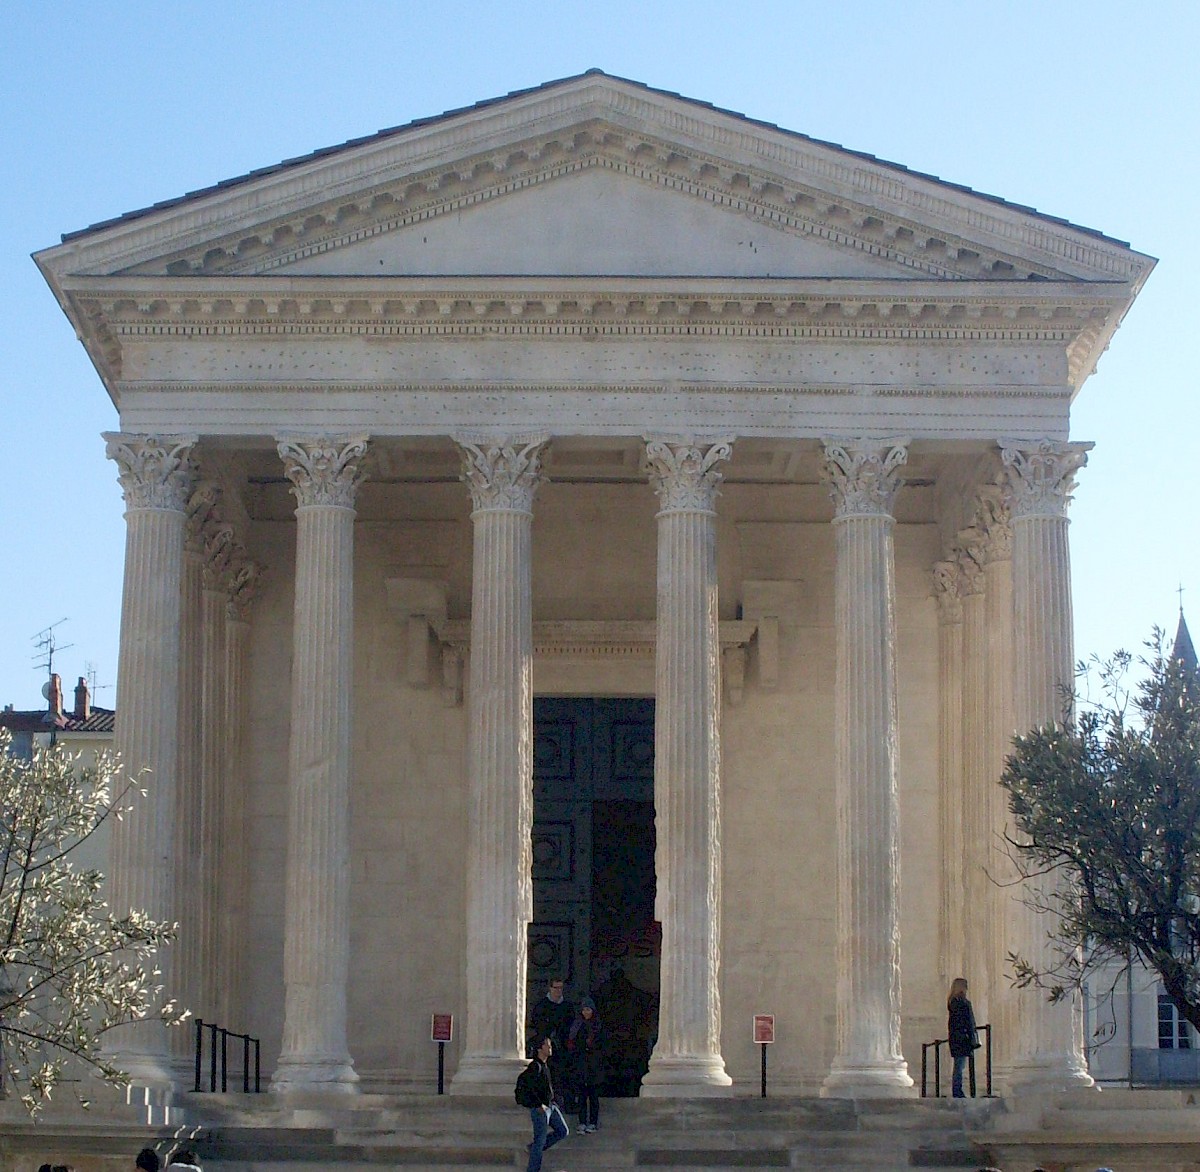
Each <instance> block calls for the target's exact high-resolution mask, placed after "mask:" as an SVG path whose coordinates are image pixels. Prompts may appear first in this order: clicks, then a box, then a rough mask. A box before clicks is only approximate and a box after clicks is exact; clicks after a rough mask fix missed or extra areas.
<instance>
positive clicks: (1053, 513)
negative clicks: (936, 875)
mask: <svg viewBox="0 0 1200 1172" xmlns="http://www.w3.org/2000/svg"><path fill="white" fill-rule="evenodd" d="M1090 446H1091V445H1087V444H1060V443H1053V442H1051V441H1043V442H1041V443H1039V444H1034V445H1027V444H1020V443H1008V444H1004V445H1002V452H1001V455H1002V458H1003V460H1004V464H1005V466H1006V467H1007V468H1008V471H1009V488H1010V490H1011V502H1012V528H1013V559H1012V577H1013V624H1014V639H1013V654H1014V665H1015V685H1016V686H1015V691H1014V705H1013V707H1014V713H1013V715H1014V720H1015V724H1016V727H1017V728H1018V729H1020V730H1021V731H1028V730H1030V729H1033V728H1037V727H1044V726H1045V725H1049V724H1055V723H1057V722H1060V721H1062V720H1063V719H1064V717H1065V715H1066V714H1067V713H1068V712H1069V710H1070V707H1071V696H1072V693H1073V687H1074V679H1075V663H1074V644H1073V629H1072V612H1071V565H1070V552H1069V548H1068V544H1067V525H1068V520H1067V506H1068V504H1069V502H1070V498H1071V493H1072V491H1073V489H1074V486H1075V473H1076V472H1077V471H1078V470H1079V469H1080V468H1081V467H1082V466H1083V465H1084V464H1085V463H1086V461H1087V451H1088V448H1089V447H1090ZM1061 881H1062V880H1061V878H1059V877H1057V876H1054V875H1051V876H1047V877H1046V878H1045V879H1043V880H1027V881H1026V884H1025V888H1026V894H1027V895H1028V896H1031V897H1032V899H1033V900H1034V902H1039V899H1038V884H1039V883H1041V884H1046V883H1055V882H1061ZM1043 890H1044V888H1043ZM1008 907H1009V915H1010V922H1009V928H1010V941H1011V944H1012V947H1013V949H1014V951H1016V952H1018V953H1020V954H1021V955H1022V956H1024V957H1026V958H1027V959H1028V960H1029V961H1030V962H1031V963H1032V964H1033V965H1034V966H1035V967H1046V966H1047V965H1048V964H1049V963H1050V960H1051V957H1050V953H1049V950H1050V949H1051V948H1052V945H1051V943H1050V942H1049V940H1048V938H1047V928H1048V927H1049V925H1048V924H1047V922H1046V916H1045V914H1044V913H1040V912H1037V911H1034V910H1033V909H1032V908H1031V907H1030V906H1029V905H1028V903H1027V902H1021V901H1019V900H1012V901H1010V903H1009V905H1008ZM1080 1008H1081V1007H1080V1004H1079V999H1078V997H1066V998H1064V999H1063V1000H1061V1001H1060V1002H1058V1003H1057V1004H1051V1003H1050V1002H1049V1001H1048V1000H1047V999H1046V998H1045V996H1044V995H1043V994H1042V993H1041V992H1040V991H1039V990H1036V989H1029V990H1025V991H1023V992H1022V994H1021V995H1020V997H1019V998H1018V999H1016V1002H1015V1018H1016V1022H1015V1025H1016V1038H1015V1055H1014V1058H1013V1063H1012V1069H1011V1084H1012V1086H1013V1087H1014V1088H1016V1089H1019V1090H1041V1089H1067V1088H1070V1087H1078V1086H1090V1085H1091V1083H1092V1079H1091V1076H1090V1075H1088V1073H1087V1067H1086V1064H1085V1062H1084V1058H1083V1031H1082V1017H1081V1012H1080Z"/></svg>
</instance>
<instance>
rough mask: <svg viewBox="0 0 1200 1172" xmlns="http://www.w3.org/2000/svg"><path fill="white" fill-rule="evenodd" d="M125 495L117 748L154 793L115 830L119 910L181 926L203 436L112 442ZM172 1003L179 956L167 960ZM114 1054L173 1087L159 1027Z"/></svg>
mask: <svg viewBox="0 0 1200 1172" xmlns="http://www.w3.org/2000/svg"><path fill="white" fill-rule="evenodd" d="M104 438H105V440H106V441H107V444H108V455H109V457H110V459H113V460H115V461H116V462H117V466H118V469H119V472H118V477H119V479H120V482H121V488H122V489H123V490H124V494H125V506H126V508H125V524H126V532H125V583H124V588H123V591H122V597H121V650H120V656H119V661H118V668H117V673H118V679H119V681H120V696H119V699H118V704H117V711H118V716H117V726H116V736H115V745H114V747H115V749H116V751H117V753H118V754H119V755H120V758H121V762H122V765H123V767H124V769H125V771H126V772H127V773H128V774H129V775H130V776H131V777H135V778H137V780H138V784H139V785H140V786H141V787H143V788H144V789H145V791H146V793H145V796H144V797H139V798H137V799H136V800H134V801H133V802H132V803H131V808H130V810H129V812H128V813H127V814H126V815H125V817H124V818H122V819H120V820H119V821H114V822H113V824H112V838H111V840H110V845H109V903H110V905H111V907H112V910H113V913H114V914H115V915H118V916H123V915H126V914H127V913H128V912H129V911H130V909H136V910H138V911H143V912H145V913H146V914H147V915H148V916H150V917H151V918H152V919H155V920H167V921H173V920H174V919H175V872H174V869H173V860H174V851H173V850H172V847H173V845H174V833H175V813H176V801H177V795H176V773H175V770H176V765H177V752H178V746H179V625H180V600H181V597H182V574H183V531H184V522H185V519H186V512H185V510H186V508H187V500H188V493H189V490H190V487H191V481H192V468H191V462H190V457H191V449H192V447H193V445H194V444H195V442H196V439H195V437H194V436H137V435H122V434H120V433H108V434H106V435H105V437H104ZM157 960H158V963H159V966H160V968H161V970H162V973H163V982H164V985H165V987H166V991H167V994H168V996H170V995H171V994H172V993H173V982H172V974H171V966H170V963H169V962H170V957H169V955H162V954H160V956H159V957H158V958H157ZM109 1037H110V1039H112V1040H111V1042H110V1048H109V1049H108V1051H107V1053H108V1055H109V1057H110V1058H111V1059H112V1061H113V1063H114V1065H116V1066H117V1067H118V1068H120V1069H122V1070H124V1071H126V1072H127V1073H128V1074H129V1076H130V1077H131V1078H132V1079H133V1081H134V1082H135V1083H142V1084H148V1085H170V1083H171V1063H170V1043H169V1037H168V1033H167V1031H166V1030H165V1029H163V1028H162V1027H161V1026H158V1025H156V1024H154V1023H152V1022H146V1023H145V1024H139V1025H136V1026H132V1027H126V1028H123V1029H122V1030H120V1031H119V1033H117V1034H110V1035H109Z"/></svg>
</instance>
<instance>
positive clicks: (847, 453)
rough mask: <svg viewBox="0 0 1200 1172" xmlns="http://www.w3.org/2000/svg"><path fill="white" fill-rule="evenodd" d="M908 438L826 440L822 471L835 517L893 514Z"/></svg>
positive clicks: (906, 453) (906, 455)
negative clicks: (900, 469)
mask: <svg viewBox="0 0 1200 1172" xmlns="http://www.w3.org/2000/svg"><path fill="white" fill-rule="evenodd" d="M910 442H911V441H910V440H908V439H889V440H834V439H827V440H825V441H824V445H825V447H824V457H825V458H824V461H823V465H822V475H823V478H824V480H825V482H826V485H827V486H828V488H829V496H830V499H831V500H832V501H833V509H834V517H835V518H836V519H839V520H840V519H843V518H847V517H878V516H888V517H890V516H892V508H893V506H894V504H895V500H896V493H897V492H898V491H899V490H900V488H901V486H902V485H903V483H904V481H903V478H902V477H901V476H900V475H899V473H898V472H897V469H899V468H901V467H902V466H903V465H904V464H906V463H907V462H908V445H909V443H910Z"/></svg>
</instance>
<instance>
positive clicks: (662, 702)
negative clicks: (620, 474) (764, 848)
mask: <svg viewBox="0 0 1200 1172" xmlns="http://www.w3.org/2000/svg"><path fill="white" fill-rule="evenodd" d="M732 452H733V448H732V445H731V443H730V442H729V441H727V440H722V441H719V442H717V443H713V444H710V445H708V446H697V445H695V444H693V443H690V442H681V443H673V442H670V441H662V440H653V439H651V440H647V443H646V458H645V463H646V468H647V471H648V472H649V475H650V480H651V483H652V484H653V485H654V491H655V492H656V493H657V494H658V499H659V502H660V507H659V511H658V630H657V643H656V650H655V709H654V813H655V822H656V846H655V878H656V882H657V891H656V898H655V902H656V912H657V915H658V919H659V920H660V921H661V923H662V971H661V974H660V989H661V992H660V1000H659V1011H658V1040H657V1041H656V1042H655V1045H654V1053H653V1054H652V1055H651V1057H650V1069H649V1071H648V1072H647V1074H646V1077H645V1078H644V1079H643V1080H642V1094H643V1095H654V1096H668V1095H680V1096H693V1095H697V1094H705V1093H721V1092H723V1091H724V1090H725V1088H727V1087H729V1086H730V1085H731V1083H732V1079H730V1077H729V1075H728V1074H726V1073H725V1060H724V1059H723V1058H722V1057H721V995H720V984H719V982H720V971H721V680H720V639H719V634H718V628H717V551H716V498H717V487H718V485H719V484H720V483H721V474H720V473H719V472H718V471H717V465H718V464H720V463H722V462H724V461H725V460H728V459H729V457H730V456H731V455H732Z"/></svg>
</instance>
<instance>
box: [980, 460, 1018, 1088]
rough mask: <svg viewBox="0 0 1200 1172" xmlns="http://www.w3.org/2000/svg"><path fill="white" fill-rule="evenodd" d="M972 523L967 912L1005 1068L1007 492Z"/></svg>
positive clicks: (997, 489)
mask: <svg viewBox="0 0 1200 1172" xmlns="http://www.w3.org/2000/svg"><path fill="white" fill-rule="evenodd" d="M975 524H976V528H977V529H978V530H979V532H980V533H981V534H982V535H983V573H984V579H985V581H986V586H985V591H984V597H985V604H986V617H987V665H986V667H987V722H986V737H987V741H986V744H987V748H986V753H985V762H986V764H985V769H984V786H983V790H982V792H981V793H980V794H979V796H978V803H979V813H980V822H981V826H982V828H983V832H984V835H985V842H984V844H983V846H984V849H983V853H982V856H981V857H982V858H983V860H984V862H983V866H984V868H985V880H986V881H985V884H984V891H983V896H984V898H983V901H982V902H981V903H980V904H979V905H978V907H977V908H975V909H974V911H975V912H976V913H977V914H978V916H979V918H980V920H981V921H982V924H983V943H984V946H985V948H986V950H987V951H986V955H985V956H982V957H981V958H980V959H981V960H982V961H983V963H984V964H985V965H986V970H985V971H986V973H987V976H988V984H987V985H986V986H985V988H984V994H985V996H984V998H983V1004H982V1006H980V1005H979V1003H976V1005H977V1008H976V1010H975V1012H976V1014H977V1015H978V1016H977V1018H976V1020H977V1021H978V1022H979V1023H980V1024H982V1023H983V1022H984V1021H985V1020H987V1021H990V1022H991V1023H992V1027H993V1028H992V1041H993V1047H994V1048H993V1053H992V1063H993V1066H994V1068H995V1069H996V1070H1000V1069H1001V1068H1004V1069H1005V1070H1007V1067H1008V1063H1009V1061H1010V1059H1011V1056H1012V1043H1013V1014H1014V1012H1015V1007H1014V1004H1013V998H1014V990H1013V988H1012V981H1011V979H1010V976H1011V974H1010V972H1009V967H1010V966H1009V963H1008V949H1009V944H1008V940H1007V928H1006V923H1005V922H1006V919H1007V909H1008V904H1009V902H1010V901H1011V900H1012V898H1013V890H1014V887H1013V880H1014V879H1015V878H1016V876H1015V875H1014V874H1013V873H1012V872H1011V864H1010V862H1009V859H1008V850H1007V847H1006V845H1005V831H1006V829H1007V827H1008V801H1007V795H1006V794H1005V792H1004V789H1003V787H1002V786H1001V785H1000V775H1001V774H1002V773H1003V772H1004V760H1005V758H1006V757H1007V756H1008V752H1009V750H1010V748H1011V747H1012V737H1013V732H1014V731H1015V729H1014V725H1013V587H1012V519H1011V516H1010V513H1009V507H1008V492H1007V490H1006V489H1005V488H1003V487H1001V486H998V485H995V484H992V485H987V486H985V487H984V488H983V489H982V490H981V492H980V494H979V506H978V509H977V510H976V521H975Z"/></svg>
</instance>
